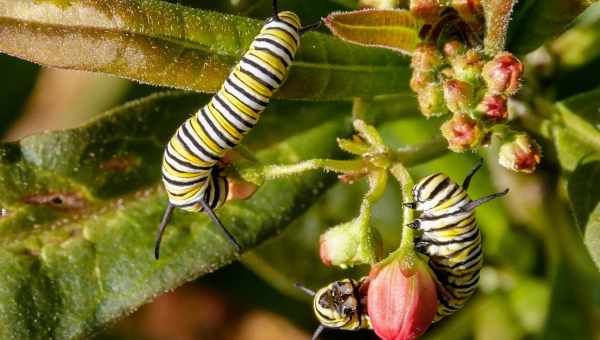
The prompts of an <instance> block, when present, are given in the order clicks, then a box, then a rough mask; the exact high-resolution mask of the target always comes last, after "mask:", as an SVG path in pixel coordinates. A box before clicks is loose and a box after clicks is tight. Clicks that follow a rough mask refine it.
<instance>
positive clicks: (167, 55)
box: [0, 0, 410, 99]
mask: <svg viewBox="0 0 600 340" xmlns="http://www.w3.org/2000/svg"><path fill="white" fill-rule="evenodd" d="M259 30H260V21H258V20H253V19H248V18H242V17H236V16H232V15H225V14H220V13H216V12H209V11H203V10H198V9H191V8H187V7H183V6H179V5H175V4H170V3H167V2H162V1H157V0H122V1H118V0H107V1H102V2H92V1H85V0H70V1H69V2H68V5H62V6H57V5H56V3H54V2H51V1H36V0H24V1H17V2H15V1H13V0H0V51H3V52H5V53H8V54H11V55H15V56H18V57H20V58H23V59H27V60H30V61H33V62H36V63H40V64H43V65H47V66H52V67H61V68H69V69H78V70H86V71H94V72H104V73H109V74H113V75H116V76H119V77H125V78H130V79H134V80H137V81H140V82H145V83H150V84H153V85H161V86H171V87H176V88H183V89H188V90H194V91H200V92H215V91H216V90H218V89H219V88H220V87H221V84H222V82H223V80H224V79H225V77H226V76H227V75H228V74H229V71H230V70H231V68H232V67H233V66H234V65H235V64H236V63H237V61H238V60H239V59H240V57H241V56H242V54H243V53H244V52H245V50H246V49H247V48H248V46H249V45H250V43H251V42H252V40H253V39H254V37H255V36H256V34H257V33H258V32H259ZM409 77H410V70H409V68H408V60H407V59H405V58H401V57H399V56H397V55H396V54H394V53H392V52H389V51H382V50H373V49H367V48H361V47H358V46H352V45H350V44H346V43H343V42H341V41H340V40H339V39H335V38H333V37H331V36H327V35H324V34H320V33H308V34H306V35H305V36H304V37H303V39H302V47H301V49H300V51H299V52H298V55H297V58H296V62H295V63H294V65H293V66H292V69H291V73H290V76H289V78H288V80H287V81H286V84H285V85H284V86H283V87H282V89H281V90H280V91H279V92H278V93H277V96H278V97H282V98H296V99H324V98H330V99H339V98H350V97H355V96H373V95H377V94H392V93H398V92H407V91H408V79H409ZM307 84H310V85H309V86H307Z"/></svg>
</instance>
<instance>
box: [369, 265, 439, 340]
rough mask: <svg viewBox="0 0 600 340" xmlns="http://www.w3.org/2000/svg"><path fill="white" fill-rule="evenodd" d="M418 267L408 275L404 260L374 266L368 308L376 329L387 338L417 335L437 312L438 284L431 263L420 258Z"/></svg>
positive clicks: (405, 338)
mask: <svg viewBox="0 0 600 340" xmlns="http://www.w3.org/2000/svg"><path fill="white" fill-rule="evenodd" d="M414 267H415V270H416V271H415V272H414V273H412V275H405V274H403V272H402V260H401V259H400V260H396V259H395V260H393V261H392V262H389V263H387V264H385V265H383V266H378V267H374V268H373V269H371V273H370V274H369V287H368V293H367V310H368V312H369V317H370V318H371V325H372V326H373V330H374V331H375V333H376V334H377V335H378V336H379V337H380V338H381V339H383V340H410V339H416V338H417V337H418V336H420V335H421V334H423V333H425V331H426V330H427V328H428V327H429V325H431V322H432V321H433V318H434V316H435V314H436V311H437V292H436V286H435V282H434V280H433V277H432V275H431V273H430V272H429V270H428V268H427V264H425V263H424V262H423V261H422V260H421V259H420V258H417V262H416V263H415V266H414Z"/></svg>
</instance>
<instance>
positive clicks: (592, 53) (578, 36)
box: [550, 3, 600, 68]
mask: <svg viewBox="0 0 600 340" xmlns="http://www.w3.org/2000/svg"><path fill="white" fill-rule="evenodd" d="M576 24H577V25H576V26H575V27H573V28H571V29H569V30H568V31H566V32H565V33H564V34H562V35H561V36H560V37H558V39H556V40H555V41H553V42H552V44H551V45H550V48H551V50H552V52H553V53H554V54H555V55H556V57H557V58H558V59H559V61H560V64H561V65H560V66H561V67H563V68H573V67H577V66H581V65H584V64H587V63H588V62H590V61H592V60H594V59H596V58H598V57H599V56H600V48H599V47H598V42H599V41H600V32H599V29H600V3H596V4H593V5H592V6H590V7H589V8H588V9H587V10H586V11H585V12H584V13H583V14H582V15H581V16H580V17H579V18H578V20H577V22H576Z"/></svg>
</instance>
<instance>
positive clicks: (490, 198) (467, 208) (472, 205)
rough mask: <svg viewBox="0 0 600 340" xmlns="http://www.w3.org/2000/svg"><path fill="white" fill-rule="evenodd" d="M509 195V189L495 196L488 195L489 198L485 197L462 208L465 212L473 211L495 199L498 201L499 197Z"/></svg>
mask: <svg viewBox="0 0 600 340" xmlns="http://www.w3.org/2000/svg"><path fill="white" fill-rule="evenodd" d="M507 193H508V189H506V190H504V191H501V192H497V193H495V194H491V195H488V196H484V197H481V198H478V199H476V200H474V201H473V202H471V203H469V204H467V205H465V206H464V207H463V208H462V210H463V211H473V210H474V209H475V208H477V207H478V206H480V205H482V204H484V203H487V202H489V201H491V200H493V199H496V198H498V197H502V196H504V195H506V194H507Z"/></svg>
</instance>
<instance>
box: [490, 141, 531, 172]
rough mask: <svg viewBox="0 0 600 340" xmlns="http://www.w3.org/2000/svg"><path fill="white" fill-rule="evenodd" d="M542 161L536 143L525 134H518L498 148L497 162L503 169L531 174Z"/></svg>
mask: <svg viewBox="0 0 600 340" xmlns="http://www.w3.org/2000/svg"><path fill="white" fill-rule="evenodd" d="M541 159H542V152H541V150H540V146H539V145H538V143H537V142H536V141H535V140H533V139H531V138H530V137H529V136H528V135H527V134H524V133H522V134H518V135H516V136H514V137H513V138H512V139H511V140H510V141H509V142H506V143H504V144H502V146H501V147H500V156H499V160H498V161H499V162H500V165H502V166H503V167H505V168H507V169H510V170H513V171H517V172H525V173H532V172H534V171H535V169H536V168H537V166H538V164H540V161H541Z"/></svg>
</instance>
